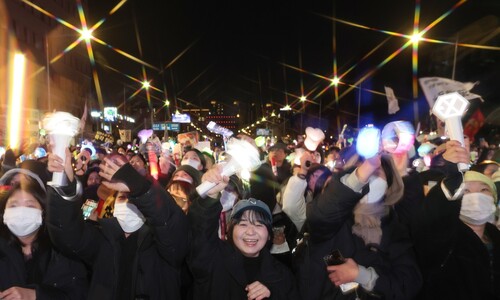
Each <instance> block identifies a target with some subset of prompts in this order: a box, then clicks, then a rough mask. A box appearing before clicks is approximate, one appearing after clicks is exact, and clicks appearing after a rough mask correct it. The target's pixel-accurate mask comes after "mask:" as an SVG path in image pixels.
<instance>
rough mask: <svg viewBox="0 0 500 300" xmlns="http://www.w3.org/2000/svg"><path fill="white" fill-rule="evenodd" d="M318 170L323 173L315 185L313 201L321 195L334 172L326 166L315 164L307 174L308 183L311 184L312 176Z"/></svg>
mask: <svg viewBox="0 0 500 300" xmlns="http://www.w3.org/2000/svg"><path fill="white" fill-rule="evenodd" d="M318 170H320V171H322V172H323V173H321V175H320V176H319V177H318V178H317V179H316V183H315V184H314V191H313V199H314V198H316V196H317V195H319V194H320V193H321V191H322V190H323V186H324V185H325V182H326V180H327V179H328V177H330V176H332V172H331V171H330V169H328V167H326V166H324V165H319V164H314V165H313V166H312V167H311V168H310V169H309V171H308V172H307V175H306V179H307V182H309V178H310V177H311V175H312V174H314V172H316V171H318Z"/></svg>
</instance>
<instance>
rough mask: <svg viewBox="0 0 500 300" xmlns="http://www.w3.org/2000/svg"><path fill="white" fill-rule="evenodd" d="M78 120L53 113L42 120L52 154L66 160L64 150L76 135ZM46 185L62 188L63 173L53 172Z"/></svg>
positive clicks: (67, 115)
mask: <svg viewBox="0 0 500 300" xmlns="http://www.w3.org/2000/svg"><path fill="white" fill-rule="evenodd" d="M79 126H80V119H78V118H77V117H75V116H73V115H72V114H70V113H67V112H62V111H59V112H54V113H51V114H48V115H47V116H46V117H45V118H44V119H43V128H44V129H45V131H47V133H48V135H49V139H50V142H51V145H52V152H53V153H54V154H56V155H57V156H59V157H60V158H61V159H62V160H63V165H64V162H65V160H66V148H68V146H69V142H70V141H71V139H72V138H73V137H74V136H75V135H76V134H77V133H78V129H79ZM47 184H49V185H52V186H63V185H65V184H66V177H65V176H64V172H53V173H52V181H51V182H48V183H47Z"/></svg>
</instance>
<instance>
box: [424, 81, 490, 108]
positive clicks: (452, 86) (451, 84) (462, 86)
mask: <svg viewBox="0 0 500 300" xmlns="http://www.w3.org/2000/svg"><path fill="white" fill-rule="evenodd" d="M418 81H419V83H420V86H421V87H422V91H423V92H424V95H425V98H426V99H427V103H429V107H433V106H434V101H435V100H436V98H437V97H438V96H440V95H443V94H448V93H453V92H458V93H459V94H460V95H462V96H463V97H464V98H465V99H467V100H472V99H475V98H479V99H481V101H483V102H484V100H483V98H481V96H479V95H476V94H473V93H471V92H470V90H472V88H473V87H474V86H475V85H476V83H472V82H460V81H455V80H451V79H448V78H443V77H422V78H419V79H418Z"/></svg>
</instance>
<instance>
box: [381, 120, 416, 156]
mask: <svg viewBox="0 0 500 300" xmlns="http://www.w3.org/2000/svg"><path fill="white" fill-rule="evenodd" d="M414 142H415V130H414V129H413V126H412V125H411V124H410V123H409V122H406V121H395V122H391V123H388V124H387V125H385V126H384V129H382V145H383V146H384V149H385V150H386V151H388V152H391V153H396V154H400V153H405V152H408V150H410V149H411V146H413V143H414Z"/></svg>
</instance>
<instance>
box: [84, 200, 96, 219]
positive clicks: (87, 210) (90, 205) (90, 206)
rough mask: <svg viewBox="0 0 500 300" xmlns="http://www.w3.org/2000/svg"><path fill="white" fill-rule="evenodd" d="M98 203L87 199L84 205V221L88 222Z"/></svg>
mask: <svg viewBox="0 0 500 300" xmlns="http://www.w3.org/2000/svg"><path fill="white" fill-rule="evenodd" d="M97 204H98V203H97V201H95V200H92V199H87V200H86V201H85V203H83V205H82V213H83V219H84V220H87V219H88V218H89V217H90V215H91V214H92V212H93V211H94V210H95V209H96V208H97Z"/></svg>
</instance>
